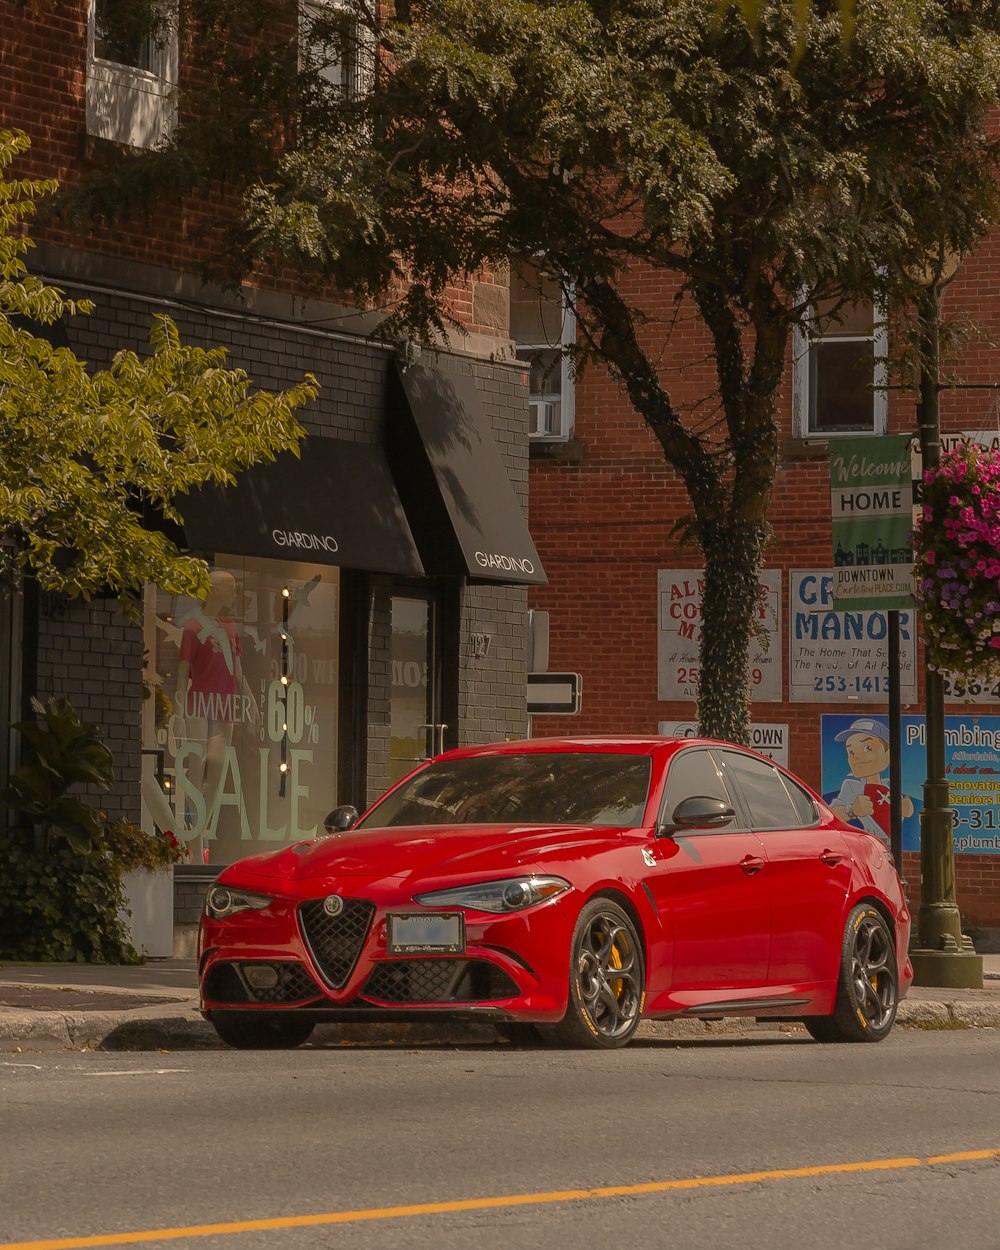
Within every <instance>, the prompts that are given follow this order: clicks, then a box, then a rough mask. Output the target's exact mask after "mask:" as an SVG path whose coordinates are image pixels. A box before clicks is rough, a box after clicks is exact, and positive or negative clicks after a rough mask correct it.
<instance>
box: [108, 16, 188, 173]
mask: <svg viewBox="0 0 1000 1250" xmlns="http://www.w3.org/2000/svg"><path fill="white" fill-rule="evenodd" d="M164 11H165V12H166V11H167V10H164ZM153 12H154V10H153V9H152V7H151V6H150V5H141V4H137V3H136V2H135V0H88V4H87V92H86V116H87V134H89V135H93V136H94V137H95V138H98V139H109V140H111V141H112V142H113V143H120V144H123V145H124V146H126V147H132V148H152V147H156V145H157V144H158V143H160V142H161V140H163V139H166V138H168V137H169V136H170V134H171V132H172V131H173V128H174V125H175V123H176V120H177V107H176V101H175V99H174V90H175V87H176V84H177V30H176V22H175V21H165V22H160V24H159V26H158V27H157V29H155V30H153V31H150V30H149V29H148V27H149V21H150V14H151V13H153Z"/></svg>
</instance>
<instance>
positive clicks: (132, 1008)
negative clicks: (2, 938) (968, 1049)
mask: <svg viewBox="0 0 1000 1250" xmlns="http://www.w3.org/2000/svg"><path fill="white" fill-rule="evenodd" d="M983 965H984V969H985V981H984V986H983V989H982V990H948V989H932V988H915V989H912V990H911V991H910V993H909V994H908V995H907V997H906V998H905V999H904V1000H903V1002H902V1003H901V1004H900V1007H899V1015H898V1017H897V1025H898V1026H899V1027H903V1028H905V1027H912V1028H929V1029H955V1028H1000V955H984V956H983ZM788 1027H792V1026H785V1025H776V1024H762V1025H757V1024H755V1023H754V1021H753V1020H748V1019H737V1018H731V1019H726V1020H720V1021H716V1022H712V1023H709V1024H705V1023H702V1022H701V1021H698V1020H670V1021H656V1022H649V1023H646V1024H643V1025H642V1026H641V1027H640V1029H639V1033H638V1036H639V1037H640V1038H641V1037H649V1038H662V1039H664V1040H668V1039H671V1038H676V1039H690V1038H699V1037H706V1036H712V1035H716V1034H727V1035H733V1034H736V1035H740V1034H743V1035H751V1034H755V1033H758V1032H761V1031H767V1030H770V1031H772V1032H773V1031H774V1030H775V1029H776V1028H788ZM316 1040H317V1041H319V1042H321V1043H333V1044H337V1043H338V1042H339V1043H340V1044H358V1045H362V1044H366V1045H371V1044H390V1043H393V1044H396V1045H399V1044H400V1043H403V1044H406V1045H416V1044H420V1043H424V1044H426V1043H434V1042H436V1043H447V1044H458V1043H462V1042H466V1043H468V1042H479V1043H484V1042H485V1043H492V1042H493V1041H495V1040H496V1034H495V1031H494V1029H493V1027H492V1026H491V1025H489V1024H485V1023H484V1024H471V1025H456V1024H451V1023H448V1022H445V1021H442V1023H441V1025H435V1024H398V1023H393V1024H390V1023H386V1024H345V1025H322V1026H320V1027H319V1028H318V1029H317V1034H316ZM95 1046H99V1047H102V1048H104V1049H107V1050H183V1049H192V1048H198V1049H201V1048H205V1047H221V1046H222V1042H220V1041H219V1039H218V1038H217V1037H216V1035H215V1031H214V1030H213V1029H212V1027H211V1026H210V1025H209V1024H208V1023H206V1021H204V1020H203V1019H202V1018H201V1016H200V1015H199V1013H198V978H197V973H196V970H195V961H194V960H193V959H154V960H150V961H149V962H148V963H146V964H143V965H141V966H139V967H119V966H113V965H105V964H101V965H96V964H15V963H0V1051H16V1050H19V1049H20V1050H53V1049H67V1048H69V1049H74V1050H81V1049H86V1048H89V1047H95Z"/></svg>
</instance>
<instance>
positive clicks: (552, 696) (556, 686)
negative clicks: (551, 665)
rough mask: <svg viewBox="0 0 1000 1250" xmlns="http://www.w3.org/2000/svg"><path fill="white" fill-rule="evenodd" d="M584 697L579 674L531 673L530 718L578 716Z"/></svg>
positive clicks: (529, 680)
mask: <svg viewBox="0 0 1000 1250" xmlns="http://www.w3.org/2000/svg"><path fill="white" fill-rule="evenodd" d="M582 697H583V678H582V677H581V676H580V674H579V673H529V674H528V715H529V716H576V715H577V714H578V713H579V711H580V701H581V699H582Z"/></svg>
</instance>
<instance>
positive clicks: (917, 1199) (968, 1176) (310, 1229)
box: [0, 1029, 1000, 1250]
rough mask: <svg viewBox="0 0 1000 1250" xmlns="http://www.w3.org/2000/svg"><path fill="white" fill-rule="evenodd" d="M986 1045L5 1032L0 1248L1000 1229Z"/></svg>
mask: <svg viewBox="0 0 1000 1250" xmlns="http://www.w3.org/2000/svg"><path fill="white" fill-rule="evenodd" d="M998 1058H1000V1031H997V1030H992V1029H982V1030H967V1031H928V1032H922V1031H919V1030H897V1031H896V1032H894V1033H893V1035H892V1037H891V1038H890V1039H889V1040H888V1041H887V1042H885V1043H883V1044H882V1045H879V1046H854V1047H850V1046H842V1047H838V1046H826V1047H824V1046H819V1045H815V1044H813V1043H811V1042H809V1041H807V1040H804V1035H802V1034H797V1035H796V1034H785V1035H780V1034H777V1033H775V1034H773V1035H772V1036H764V1037H758V1038H755V1039H746V1040H740V1039H721V1038H719V1039H714V1040H706V1041H700V1040H699V1041H693V1042H682V1043H678V1042H648V1043H644V1044H642V1045H634V1046H632V1047H630V1048H629V1049H628V1050H626V1051H624V1052H618V1053H614V1054H594V1053H589V1052H576V1051H546V1050H538V1051H531V1050H522V1051H518V1050H513V1049H510V1048H507V1047H502V1046H491V1047H480V1046H466V1047H426V1048H420V1049H402V1048H398V1047H390V1046H384V1047H370V1048H364V1047H336V1048H333V1047H331V1048H326V1049H321V1048H317V1049H311V1048H305V1049H302V1050H299V1051H292V1052H281V1053H273V1054H266V1053H257V1052H253V1053H250V1052H244V1053H238V1052H235V1051H176V1052H170V1053H124V1054H123V1053H103V1052H82V1053H73V1052H65V1051H64V1052H56V1053H32V1054H27V1053H26V1054H20V1055H18V1054H7V1055H3V1056H0V1124H2V1134H0V1160H2V1164H0V1250H9V1247H10V1246H11V1245H12V1244H16V1245H19V1246H25V1245H27V1246H30V1247H32V1250H41V1248H42V1247H45V1248H46V1250H57V1247H58V1248H64V1247H65V1248H67V1250H68V1248H69V1247H77V1246H83V1245H87V1246H101V1245H115V1244H119V1245H121V1244H130V1245H139V1246H143V1247H147V1248H148V1247H164V1248H165V1247H174V1248H177V1247H180V1248H182V1250H188V1248H198V1250H210V1248H214V1247H226V1248H227V1250H274V1248H275V1247H279V1248H281V1250H284V1248H285V1247H288V1248H289V1250H300V1248H305V1247H309V1248H313V1247H317V1248H318V1247H323V1250H330V1248H332V1247H336V1248H337V1250H360V1248H361V1247H365V1248H366V1250H367V1248H369V1247H379V1250H383V1248H389V1250H392V1248H395V1247H399V1248H400V1250H423V1248H425V1247H426V1248H430V1247H434V1250H467V1248H468V1247H472V1246H475V1247H483V1248H485V1250H490V1248H491V1247H503V1250H529V1247H530V1248H531V1250H537V1248H538V1247H540V1246H541V1247H546V1248H547V1250H561V1248H562V1247H568V1246H571V1245H573V1246H575V1245H578V1244H582V1245H596V1246H602V1247H608V1248H609V1250H617V1248H618V1247H622V1248H623V1250H624V1248H625V1247H628V1248H629V1250H646V1248H647V1247H648V1248H649V1250H654V1248H655V1250H663V1248H664V1247H670V1250H688V1247H690V1248H691V1250H694V1247H698V1248H699V1250H701V1248H702V1247H728V1246H734V1247H736V1246H738V1247H741V1248H742V1247H750V1248H753V1247H757V1246H761V1247H767V1250H785V1248H787V1250H793V1248H794V1250H811V1248H814V1247H815V1248H817V1250H827V1248H829V1250H832V1248H833V1247H836V1248H837V1250H840V1248H841V1247H842V1246H844V1245H859V1246H863V1247H865V1248H866V1250H894V1248H895V1247H900V1248H901V1250H902V1247H906V1248H907V1250H912V1248H914V1247H925V1246H926V1247H932V1246H933V1247H937V1246H939V1245H961V1246H962V1247H963V1250H998V1247H1000V1225H998V1222H997V1210H998V1205H1000V1204H998V1199H1000V1063H998ZM961 1156H965V1157H961ZM789 1172H791V1173H792V1174H791V1175H790V1174H788V1173H789ZM609 1190H611V1191H613V1192H606V1191H609ZM428 1207H430V1209H428ZM168 1229H171V1230H176V1229H186V1230H188V1231H187V1232H185V1233H183V1234H182V1235H180V1236H177V1235H176V1234H175V1235H173V1236H169V1237H168V1236H167V1235H166V1231H165V1230H168ZM126 1238H127V1240H126Z"/></svg>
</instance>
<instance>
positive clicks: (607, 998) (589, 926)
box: [541, 898, 645, 1050]
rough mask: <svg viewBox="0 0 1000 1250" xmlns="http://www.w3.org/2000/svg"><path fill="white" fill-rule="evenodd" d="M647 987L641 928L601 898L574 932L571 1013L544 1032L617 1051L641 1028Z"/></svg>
mask: <svg viewBox="0 0 1000 1250" xmlns="http://www.w3.org/2000/svg"><path fill="white" fill-rule="evenodd" d="M644 984H645V970H644V964H643V953H642V942H641V940H640V938H639V935H638V933H637V932H636V928H635V925H634V924H633V922H632V920H631V918H630V917H629V915H628V914H627V912H625V911H624V910H623V909H622V908H621V907H619V906H618V904H617V903H614V902H612V901H611V899H609V898H595V899H593V900H592V901H591V902H589V903H588V904H587V905H586V907H584V909H583V910H582V911H581V912H580V918H579V919H578V920H577V922H576V928H575V930H574V931H573V942H572V946H571V948H570V968H569V1006H568V1007H567V1009H566V1015H565V1016H564V1017H563V1019H562V1021H561V1022H560V1023H559V1024H557V1025H553V1026H550V1027H548V1028H542V1029H541V1031H542V1032H543V1033H544V1034H547V1035H548V1036H550V1037H551V1038H552V1040H553V1041H555V1042H562V1043H563V1044H565V1045H569V1046H586V1047H589V1048H591V1049H594V1050H616V1049H617V1048H618V1047H620V1046H624V1045H626V1044H627V1043H628V1042H629V1041H630V1039H631V1037H632V1035H633V1033H635V1031H636V1029H637V1028H638V1027H639V1021H640V1019H641V1012H642V995H643V986H644Z"/></svg>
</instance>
